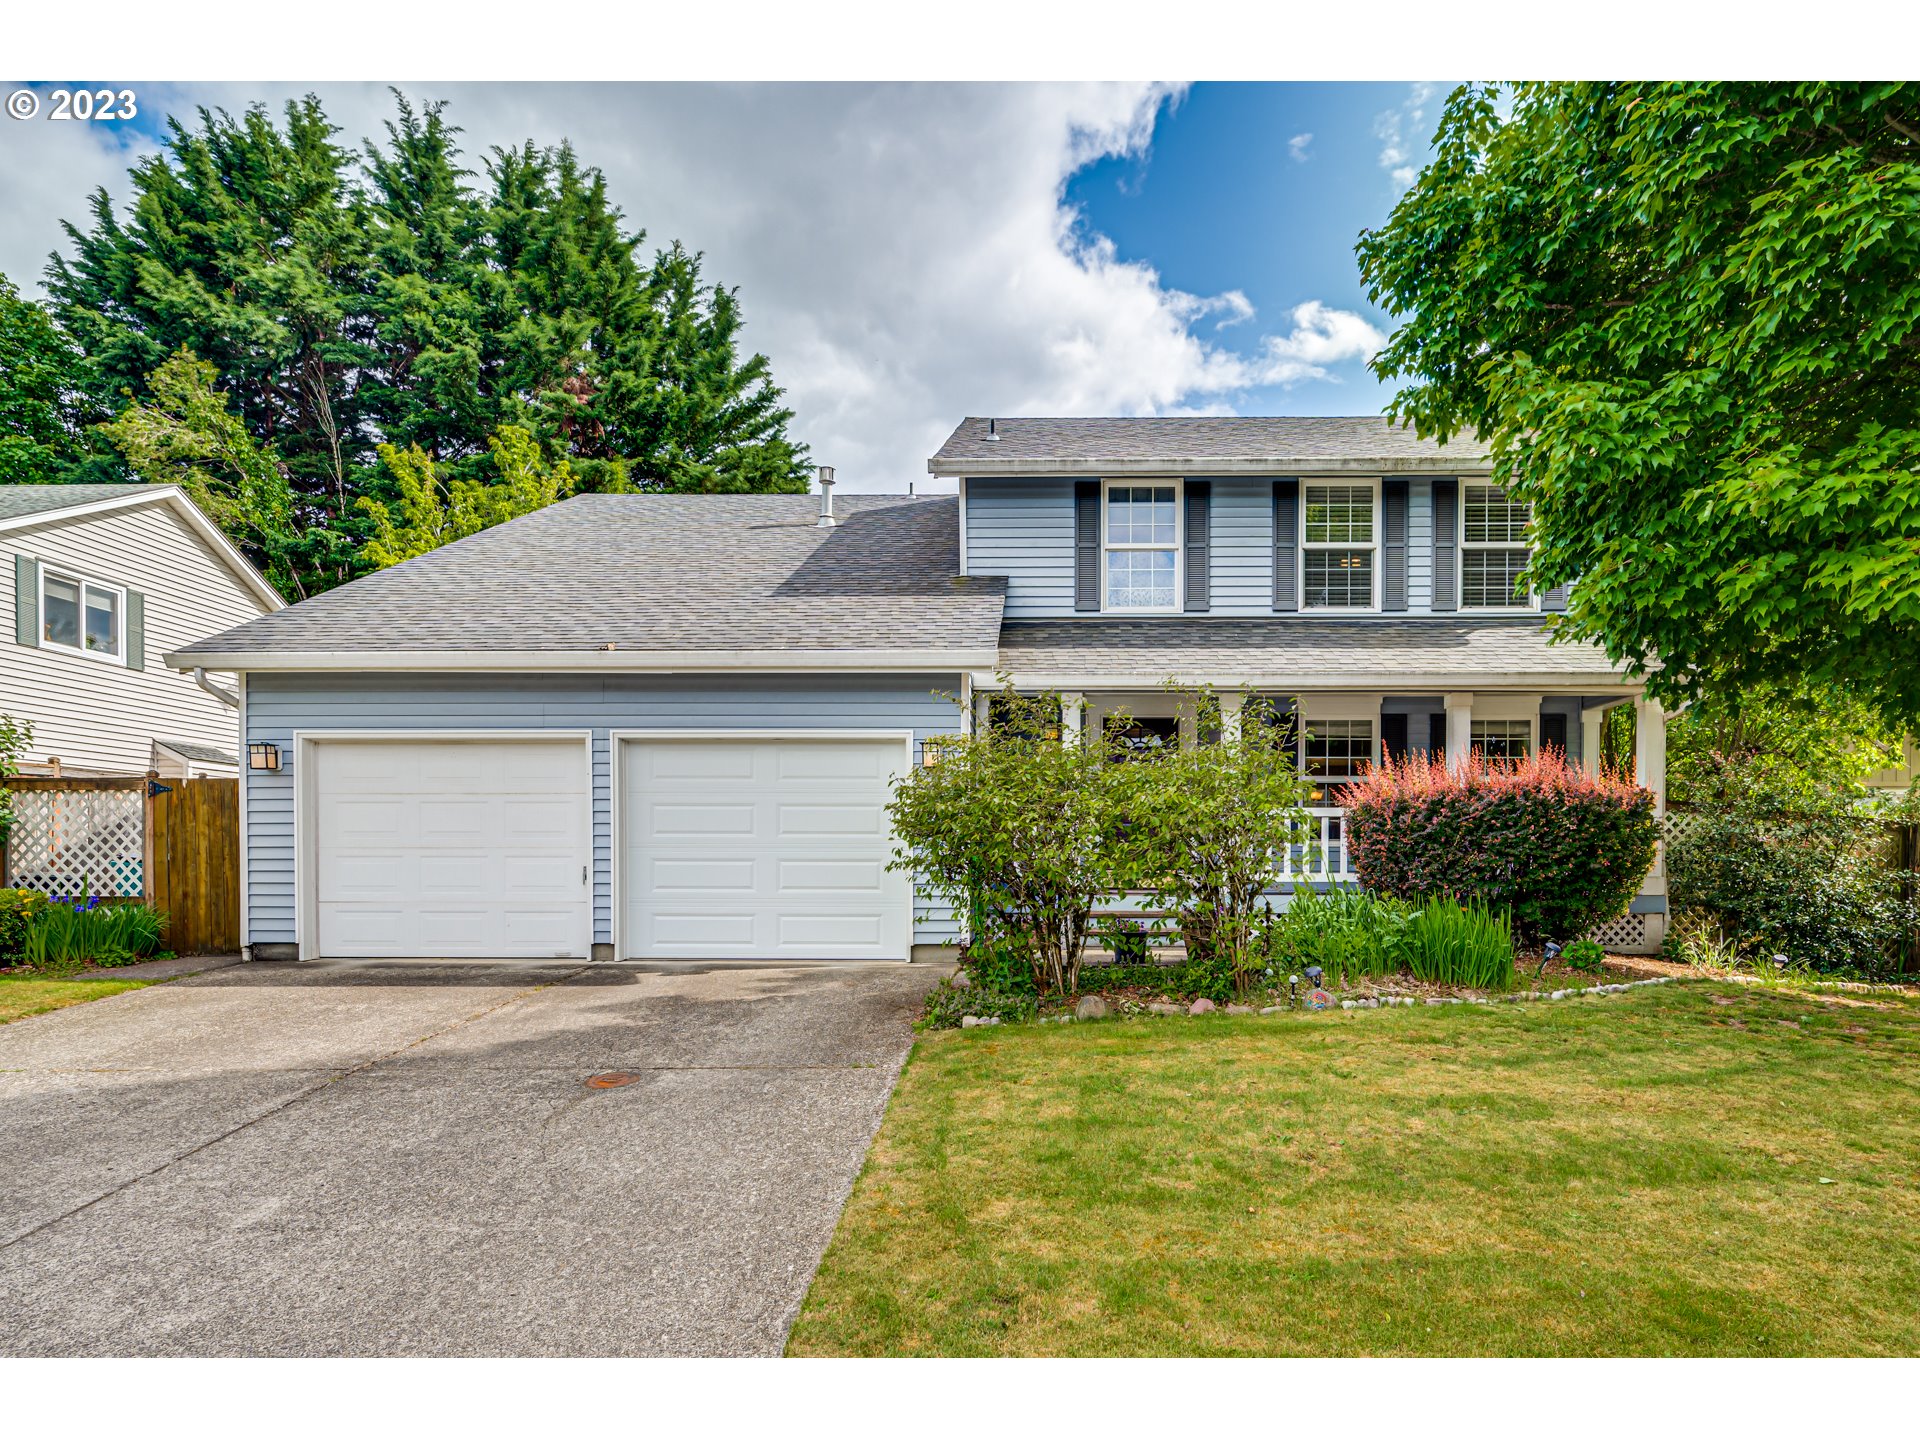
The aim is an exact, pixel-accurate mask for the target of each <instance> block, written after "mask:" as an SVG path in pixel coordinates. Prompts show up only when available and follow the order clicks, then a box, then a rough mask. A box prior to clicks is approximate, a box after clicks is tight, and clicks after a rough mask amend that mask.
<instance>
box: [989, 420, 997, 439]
mask: <svg viewBox="0 0 1920 1440" xmlns="http://www.w3.org/2000/svg"><path fill="white" fill-rule="evenodd" d="M987 438H988V439H989V440H998V439H999V438H1000V422H999V421H998V420H989V421H987Z"/></svg>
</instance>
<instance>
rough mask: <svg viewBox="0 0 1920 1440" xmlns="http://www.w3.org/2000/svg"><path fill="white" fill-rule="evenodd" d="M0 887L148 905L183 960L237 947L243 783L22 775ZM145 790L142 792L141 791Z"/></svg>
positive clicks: (2, 853) (12, 784) (1, 851)
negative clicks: (160, 916) (162, 916)
mask: <svg viewBox="0 0 1920 1440" xmlns="http://www.w3.org/2000/svg"><path fill="white" fill-rule="evenodd" d="M7 788H8V789H10V790H12V791H13V792H14V793H15V797H16V810H17V811H18V812H19V814H18V815H17V818H16V821H15V825H14V833H13V835H12V837H10V838H11V843H12V850H13V853H11V854H10V853H8V848H7V847H6V846H5V845H0V884H21V885H30V886H32V887H33V888H35V889H44V890H50V891H53V892H55V893H58V894H80V893H82V892H83V891H86V892H90V893H93V894H96V895H100V896H102V897H104V898H106V899H107V900H108V901H110V902H111V901H115V900H117V901H121V902H123V903H125V902H131V901H135V900H144V901H145V902H146V903H147V904H149V905H151V906H153V907H154V908H155V909H157V910H161V911H164V912H165V913H166V915H167V916H168V926H167V933H166V946H167V948H168V949H169V950H172V951H174V952H175V953H176V954H180V955H210V954H218V953H221V952H224V951H232V950H237V949H239V948H240V782H239V781H238V780H212V779H208V780H165V781H163V780H161V779H160V778H159V777H158V776H157V775H153V774H149V775H148V776H147V777H146V778H145V779H141V778H139V777H137V776H115V777H112V778H100V779H94V778H81V777H68V776H60V777H57V778H56V777H53V776H25V775H22V776H18V777H16V778H15V779H13V780H10V781H8V782H7ZM142 792H144V794H143V793H142Z"/></svg>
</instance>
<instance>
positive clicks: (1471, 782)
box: [1340, 750, 1657, 943]
mask: <svg viewBox="0 0 1920 1440" xmlns="http://www.w3.org/2000/svg"><path fill="white" fill-rule="evenodd" d="M1340 803H1342V804H1344V805H1345V806H1347V834H1348V844H1349V847H1350V849H1351V852H1352V855H1353V861H1354V867H1355V869H1356V870H1358V872H1359V875H1360V880H1361V883H1362V884H1363V885H1365V886H1366V887H1367V888H1368V889H1370V890H1377V891H1379V892H1381V893H1383V894H1387V895H1397V896H1400V897H1401V898H1403V899H1408V900H1415V899H1418V898H1419V897H1421V896H1423V895H1452V896H1455V897H1456V898H1459V899H1462V900H1473V901H1477V902H1479V903H1481V904H1483V905H1485V906H1488V907H1491V908H1494V909H1499V910H1505V911H1507V912H1509V913H1510V914H1511V915H1512V919H1513V927H1514V929H1515V930H1516V931H1517V932H1518V933H1519V935H1520V937H1521V938H1522V939H1524V940H1526V941H1528V942H1530V943H1531V942H1534V941H1539V940H1543V939H1545V940H1570V939H1573V938H1574V937H1576V936H1579V935H1584V934H1586V933H1587V932H1588V931H1590V930H1592V929H1593V928H1594V927H1596V926H1598V925H1603V924H1605V923H1606V922H1607V921H1609V920H1615V919H1618V918H1619V917H1620V916H1621V915H1624V914H1625V913H1626V910H1627V906H1628V904H1629V903H1630V902H1631V901H1632V899H1633V897H1634V895H1635V894H1636V893H1638V891H1639V889H1640V882H1641V881H1642V880H1644V879H1645V878H1646V875H1647V871H1648V870H1649V869H1651V868H1652V865H1653V857H1654V842H1655V840H1656V838H1657V829H1656V824H1655V821H1654V817H1653V796H1652V795H1651V794H1650V793H1649V792H1647V791H1645V790H1642V789H1641V788H1640V787H1639V786H1637V785H1635V784H1633V783H1632V782H1631V781H1629V780H1627V779H1625V778H1624V777H1621V776H1618V775H1613V774H1603V775H1589V774H1587V773H1586V772H1585V771H1583V770H1580V769H1578V768H1576V767H1574V766H1571V765H1568V764H1567V762H1566V760H1565V758H1564V757H1563V756H1562V755H1561V754H1560V753H1559V752H1558V751H1556V750H1547V751H1542V752H1541V753H1539V754H1537V755H1531V756H1528V757H1527V758H1526V759H1524V760H1521V761H1517V762H1512V763H1506V762H1501V763H1493V764H1489V763H1485V762H1480V761H1478V760H1476V761H1475V762H1474V763H1472V764H1469V765H1467V766H1464V767H1462V768H1461V769H1459V770H1457V771H1456V770H1451V769H1449V768H1448V767H1447V766H1446V765H1445V764H1443V763H1441V762H1440V761H1438V760H1431V759H1429V758H1428V757H1427V755H1426V754H1425V752H1423V751H1415V752H1414V753H1413V754H1412V755H1411V756H1409V757H1406V758H1405V759H1398V760H1394V761H1392V762H1390V763H1389V764H1386V765H1382V766H1378V767H1376V768H1374V769H1373V770H1371V771H1370V772H1368V774H1367V776H1366V778H1365V779H1363V780H1359V781H1356V782H1355V783H1353V784H1352V785H1349V786H1347V787H1346V788H1345V790H1344V791H1343V792H1341V795H1340Z"/></svg>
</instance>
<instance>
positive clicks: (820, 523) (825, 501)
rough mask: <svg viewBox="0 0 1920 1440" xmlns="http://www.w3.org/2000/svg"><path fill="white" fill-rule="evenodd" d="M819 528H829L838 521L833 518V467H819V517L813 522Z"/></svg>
mask: <svg viewBox="0 0 1920 1440" xmlns="http://www.w3.org/2000/svg"><path fill="white" fill-rule="evenodd" d="M813 523H814V525H815V526H816V527H817V528H818V529H821V530H831V529H832V528H833V527H834V525H835V524H837V523H838V522H837V521H835V520H834V518H833V467H832V466H831V465H822V466H821V467H820V518H819V519H818V520H816V521H814V522H813Z"/></svg>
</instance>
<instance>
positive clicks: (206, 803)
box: [147, 779, 240, 955]
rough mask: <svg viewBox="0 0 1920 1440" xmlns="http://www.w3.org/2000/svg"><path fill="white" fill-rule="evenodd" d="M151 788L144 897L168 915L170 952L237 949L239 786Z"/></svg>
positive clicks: (193, 783)
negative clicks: (145, 891) (145, 893)
mask: <svg viewBox="0 0 1920 1440" xmlns="http://www.w3.org/2000/svg"><path fill="white" fill-rule="evenodd" d="M147 788H148V790H149V792H150V794H149V798H148V800H147V857H148V858H147V897H148V903H149V904H151V905H153V906H154V908H155V909H158V910H164V911H165V912H166V914H167V917H168V919H167V948H168V949H169V950H173V951H175V952H176V953H178V954H181V955H213V954H220V953H222V952H225V951H230V950H238V949H239V948H240V782H239V781H238V780H215V779H206V780H175V781H172V782H170V784H161V785H157V786H154V785H150V786H148V787H147Z"/></svg>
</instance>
